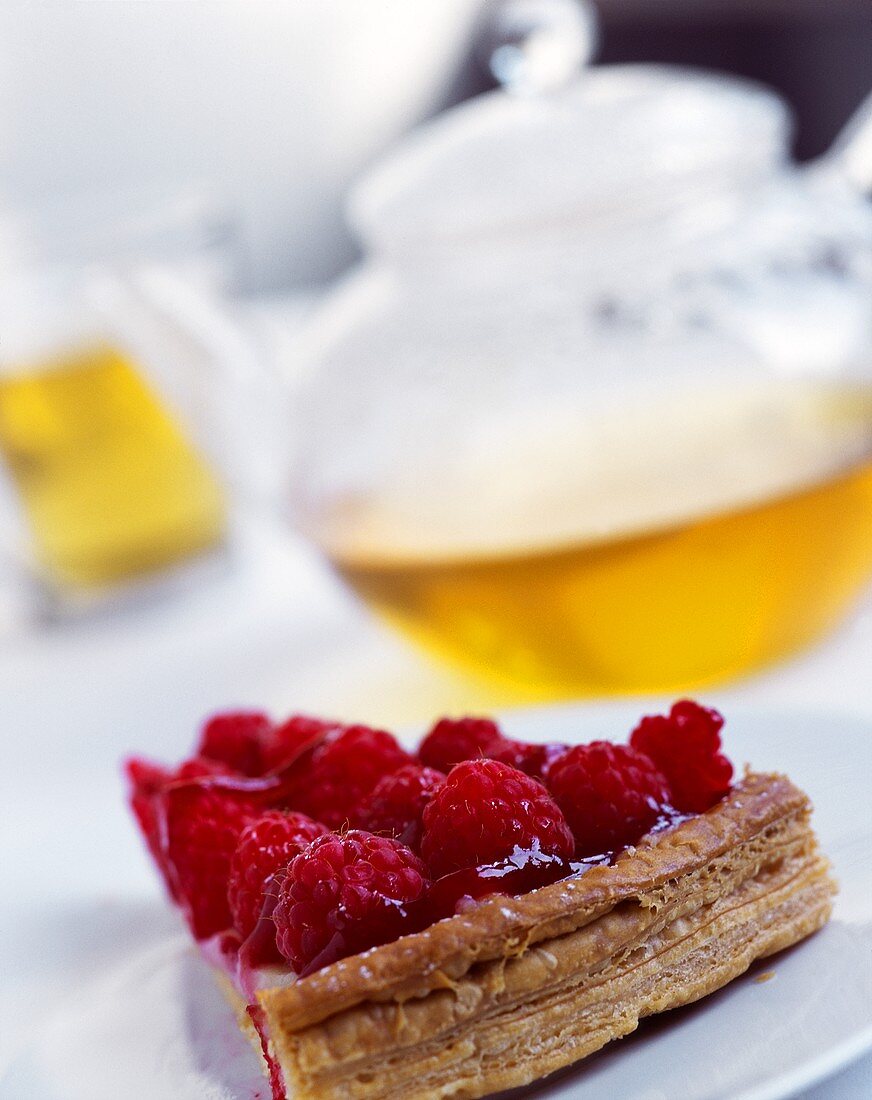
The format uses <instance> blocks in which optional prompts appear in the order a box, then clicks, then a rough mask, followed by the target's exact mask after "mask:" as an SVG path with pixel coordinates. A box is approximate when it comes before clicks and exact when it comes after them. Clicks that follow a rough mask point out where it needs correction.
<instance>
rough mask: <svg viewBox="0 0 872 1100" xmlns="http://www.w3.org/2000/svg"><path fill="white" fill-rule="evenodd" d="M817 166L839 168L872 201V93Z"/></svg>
mask: <svg viewBox="0 0 872 1100" xmlns="http://www.w3.org/2000/svg"><path fill="white" fill-rule="evenodd" d="M818 163H819V164H820V165H821V166H822V167H824V166H826V167H827V168H833V169H836V170H837V171H838V172H839V173H840V174H841V175H842V176H843V177H844V178H845V179H847V180H848V181H849V182H850V183H851V184H852V185H853V186H854V187H856V189H857V190H858V191H860V192H861V193H863V194H864V195H867V196H868V197H870V198H872V93H870V94H869V95H868V96H866V98H865V99H864V100H863V102H862V103H861V104H860V106H859V107H858V108H857V109H856V111H854V113H853V114H852V115H851V117H850V118H849V119H848V121H847V122H846V123H845V125H844V126H843V127H842V129H841V130H840V131H839V134H838V137H836V139H835V141H834V142H833V143H832V145H831V146H830V147H829V149H828V150H827V151H826V153H824V155H823V156H822V157H821V158H820V161H819V162H818Z"/></svg>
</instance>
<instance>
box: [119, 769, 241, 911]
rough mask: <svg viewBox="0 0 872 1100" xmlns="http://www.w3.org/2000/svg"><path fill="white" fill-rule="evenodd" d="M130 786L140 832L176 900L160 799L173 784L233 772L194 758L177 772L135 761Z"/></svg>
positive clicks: (133, 809)
mask: <svg viewBox="0 0 872 1100" xmlns="http://www.w3.org/2000/svg"><path fill="white" fill-rule="evenodd" d="M124 770H125V773H126V775H127V779H128V782H129V784H130V808H131V810H132V811H133V815H134V817H135V818H136V820H137V823H138V824H139V829H140V832H141V833H142V835H143V838H144V840H145V843H146V845H147V847H148V850H149V852H150V853H151V857H152V859H153V860H154V861H155V863H156V864H157V867H158V870H159V871H160V873H161V875H162V877H163V879H164V882H165V883H166V886H167V889H168V890H169V891H170V894H171V895H172V896H173V897H175V894H174V890H173V886H172V882H171V876H170V875H169V873H168V871H167V865H166V855H165V853H164V851H163V848H162V846H161V840H160V808H159V806H158V803H157V798H158V795H159V794H160V793H161V792H162V791H163V790H165V788H166V787H167V786H168V785H169V784H170V783H174V782H177V781H178V780H184V779H199V778H200V777H202V776H207V775H222V774H224V773H226V772H227V771H228V770H229V769H228V768H227V767H226V765H224V764H219V763H218V762H217V761H216V760H203V759H201V758H200V757H194V758H193V759H192V760H186V761H185V762H184V763H183V764H180V765H179V767H178V768H176V770H175V771H171V770H170V769H169V768H164V767H162V766H161V765H160V764H154V763H152V762H151V761H150V760H143V759H141V758H138V757H131V758H130V759H129V760H127V761H126V762H125V764H124Z"/></svg>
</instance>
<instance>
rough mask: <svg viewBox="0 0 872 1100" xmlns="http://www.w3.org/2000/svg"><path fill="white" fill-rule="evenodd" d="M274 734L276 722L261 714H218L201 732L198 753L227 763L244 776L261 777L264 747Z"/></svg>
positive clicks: (239, 712)
mask: <svg viewBox="0 0 872 1100" xmlns="http://www.w3.org/2000/svg"><path fill="white" fill-rule="evenodd" d="M271 731H272V722H270V720H269V718H268V717H267V716H266V715H265V714H262V713H261V712H260V711H247V710H242V711H229V712H227V713H226V714H216V715H214V716H213V717H212V718H210V719H209V720H208V721H207V722H206V723H205V724H204V726H203V729H202V730H201V732H200V743H199V745H198V746H197V754H198V755H199V756H205V757H206V758H207V759H209V760H218V761H220V762H221V763H222V764H227V766H228V767H230V768H233V770H234V771H237V772H240V773H241V774H242V775H261V774H262V772H263V751H262V745H263V742H264V741H265V740H266V738H267V736H268V735H269V734H270V732H271Z"/></svg>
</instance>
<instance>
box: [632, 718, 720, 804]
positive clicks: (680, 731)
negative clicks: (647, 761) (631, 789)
mask: <svg viewBox="0 0 872 1100" xmlns="http://www.w3.org/2000/svg"><path fill="white" fill-rule="evenodd" d="M723 724H724V720H723V718H722V717H721V715H720V714H718V712H717V711H716V710H710V709H709V708H708V707H701V706H700V705H699V704H698V703H694V702H692V701H691V700H690V699H682V700H680V701H679V702H677V703H675V704H674V706H673V707H672V709H671V710H670V712H669V715H668V716H666V715H663V714H657V715H650V716H649V717H647V718H643V719H642V721H641V722H640V723H639V725H638V726H636V728H635V729H634V730H633V732H632V734H631V735H630V744H631V745H632V746H633V748H635V749H638V750H639V752H644V753H645V754H646V755H647V756H649V757H650V758H651V759H652V760H653V761H654V763H655V764H656V765H657V767H658V768H659V769H660V770H661V771H662V772H663V774H664V775H665V776H666V780H667V782H668V783H669V790H670V792H671V795H672V805H673V806H674V807H675V808H676V810H682V811H684V812H685V813H697V814H699V813H704V812H705V811H706V810H708V809H709V808H710V807H711V806H713V805H714V804H715V802H717V801H718V799H719V798H723V796H724V795H725V794H726V793H727V791H728V790H729V789H730V783H731V781H732V778H733V766H732V764H731V763H730V762H729V760H728V759H727V758H726V756H724V755H723V754H722V753H721V751H720V750H721V736H720V735H721V728H722V727H723Z"/></svg>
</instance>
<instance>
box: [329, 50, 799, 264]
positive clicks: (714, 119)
mask: <svg viewBox="0 0 872 1100" xmlns="http://www.w3.org/2000/svg"><path fill="white" fill-rule="evenodd" d="M790 127H791V121H790V116H789V112H788V110H787V108H786V106H785V104H784V103H783V101H782V100H781V99H780V98H779V97H778V96H777V95H776V94H775V93H773V92H771V91H769V90H767V89H765V88H763V87H762V86H759V85H757V84H754V83H752V82H750V81H746V80H741V79H738V78H734V77H726V76H722V75H716V74H706V73H702V72H698V71H695V70H691V69H682V68H677V67H673V66H665V65H641V64H631V65H603V66H596V67H593V68H589V69H586V70H584V71H583V72H582V73H581V74H580V75H579V76H577V77H576V78H575V79H573V80H572V81H571V83H569V84H568V85H564V86H563V87H561V88H558V89H556V90H555V89H549V90H545V91H542V92H540V93H539V94H523V95H519V94H517V92H512V91H511V90H507V89H498V90H496V91H493V92H488V93H485V94H484V95H481V96H478V97H477V98H476V99H473V100H471V101H470V102H468V103H465V104H462V105H461V106H459V107H456V108H454V109H452V110H450V111H447V112H446V113H444V114H443V115H441V116H440V117H439V118H437V119H436V120H435V121H433V122H430V123H428V124H426V125H425V126H422V127H420V128H419V129H418V130H417V131H416V132H415V133H413V134H412V135H411V136H410V137H409V138H407V139H406V140H405V142H404V143H402V144H401V145H400V147H399V148H398V149H397V150H396V151H395V152H393V153H392V154H390V155H388V157H387V158H386V159H384V160H383V161H382V162H381V163H380V164H379V165H377V166H376V167H375V169H374V170H373V171H371V172H370V174H369V175H368V176H366V177H365V178H364V179H363V181H362V182H361V183H360V184H358V186H357V187H356V188H355V189H354V191H353V192H352V194H351V197H350V201H349V207H348V214H349V220H350V222H351V224H352V227H353V228H354V229H355V230H356V231H357V233H358V234H359V235H360V236H361V238H362V239H363V240H364V242H365V243H367V244H369V245H371V246H374V247H376V248H379V249H386V250H388V251H393V252H396V251H402V250H404V249H406V248H408V247H412V246H414V245H416V244H425V243H426V244H434V245H448V246H450V245H451V244H452V243H454V242H459V241H464V240H470V239H472V240H475V239H478V238H490V237H492V236H494V235H496V234H514V233H517V232H518V231H525V230H532V231H542V230H548V229H552V230H556V231H560V229H561V227H563V226H565V225H567V224H569V223H575V224H579V223H583V224H590V223H603V222H605V223H606V224H608V223H609V222H610V221H612V220H615V219H621V220H622V221H623V220H625V219H626V217H627V216H630V217H632V218H633V219H634V220H645V219H647V218H649V217H652V216H656V215H657V214H658V213H660V212H662V211H663V210H672V209H675V208H676V206H680V205H681V204H683V203H686V202H687V201H688V199H692V198H693V196H694V194H695V193H696V192H698V191H699V189H700V187H701V186H703V185H705V186H706V187H707V188H708V187H710V186H711V185H712V183H714V184H715V185H716V186H717V188H718V189H719V190H723V189H725V188H726V189H735V188H738V187H744V186H747V185H753V184H754V183H755V182H757V181H759V180H761V179H764V178H766V177H768V176H770V175H771V174H772V173H773V171H776V170H777V169H778V167H779V166H780V165H781V164H782V163H783V162H784V160H785V158H786V151H787V145H788V139H789V136H790Z"/></svg>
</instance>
